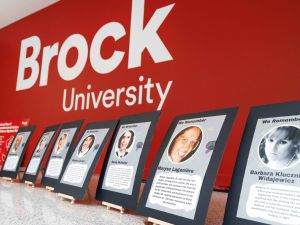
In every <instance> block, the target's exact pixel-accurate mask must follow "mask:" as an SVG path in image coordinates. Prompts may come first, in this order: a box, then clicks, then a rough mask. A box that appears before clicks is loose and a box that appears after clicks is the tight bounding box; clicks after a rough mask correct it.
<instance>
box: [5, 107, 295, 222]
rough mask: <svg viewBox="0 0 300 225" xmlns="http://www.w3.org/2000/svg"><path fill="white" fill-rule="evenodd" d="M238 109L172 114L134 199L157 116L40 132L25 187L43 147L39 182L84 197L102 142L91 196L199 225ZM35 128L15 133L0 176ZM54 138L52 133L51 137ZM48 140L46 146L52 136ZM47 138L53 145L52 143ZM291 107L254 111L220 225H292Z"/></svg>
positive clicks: (10, 175)
mask: <svg viewBox="0 0 300 225" xmlns="http://www.w3.org/2000/svg"><path fill="white" fill-rule="evenodd" d="M237 110H238V109H237V108H228V109H222V110H215V111H209V112H201V113H194V114H189V115H183V116H178V117H176V118H175V119H174V120H173V122H172V124H171V125H170V127H169V129H168V132H167V134H166V136H165V138H164V140H163V142H162V144H161V147H160V149H159V151H158V153H157V156H156V158H155V161H154V163H153V166H152V168H151V171H150V173H149V176H148V179H147V182H146V185H145V187H144V190H143V193H142V196H141V199H140V201H139V203H138V196H139V190H140V185H141V181H142V175H143V169H144V165H145V162H146V159H147V155H148V151H149V149H150V144H151V140H152V137H153V134H154V130H155V126H156V123H157V120H158V118H159V114H160V113H159V112H153V113H145V114H140V115H133V116H126V117H122V118H121V119H120V120H119V121H117V120H113V121H101V122H93V123H89V124H87V125H86V127H85V129H84V131H83V132H82V133H81V136H80V137H79V139H78V140H79V141H78V142H77V143H76V144H74V140H75V137H76V136H77V134H78V131H79V129H80V127H81V125H82V123H83V121H82V120H80V121H74V122H70V123H65V124H62V125H55V126H51V127H48V128H46V129H45V131H44V132H43V134H42V135H41V137H40V139H39V141H38V144H37V145H36V147H35V149H34V151H33V153H32V155H31V159H30V162H29V164H28V166H27V168H26V170H25V173H24V175H23V178H22V180H23V181H25V182H26V183H29V184H32V185H34V184H35V183H36V182H37V177H38V175H39V172H40V168H41V165H42V162H43V161H44V157H45V155H46V152H47V151H48V150H49V151H50V149H49V147H50V146H53V148H52V149H51V154H50V156H49V159H48V162H47V164H46V167H45V171H44V173H43V174H42V181H41V183H42V185H43V186H45V187H46V188H47V189H49V190H54V191H55V192H56V193H59V195H60V196H62V197H66V198H70V199H72V200H75V199H83V198H84V196H85V194H86V192H87V189H88V185H89V182H90V180H91V177H92V175H93V173H94V170H95V168H96V166H97V163H98V160H99V158H100V157H101V154H102V152H103V148H104V146H105V145H106V144H107V142H108V140H110V137H111V135H112V133H113V135H112V138H111V142H110V143H109V147H108V151H107V154H106V156H105V161H104V165H103V167H102V170H101V174H100V179H99V182H98V187H97V191H96V199H97V200H100V201H103V202H105V203H106V204H107V205H108V206H116V207H120V209H121V210H122V209H124V208H125V209H131V210H137V211H138V212H139V213H140V214H142V215H145V216H147V217H149V221H152V222H154V223H156V224H165V223H168V224H185V225H189V224H190V225H192V224H204V222H205V217H206V214H207V210H208V205H209V201H210V197H211V193H212V191H213V185H214V180H215V177H216V174H217V171H218V167H219V165H220V161H221V158H222V154H223V152H224V149H225V145H226V141H227V139H228V137H229V134H230V130H231V127H232V125H233V122H234V119H235V117H236V114H237ZM34 129H35V127H34V126H31V127H26V128H20V129H19V131H18V133H17V135H16V137H15V139H14V140H13V143H12V145H11V147H10V149H9V152H8V155H7V157H6V159H5V162H4V165H3V167H2V170H1V172H0V176H1V177H3V178H5V179H16V178H17V176H18V172H19V169H20V165H21V163H22V160H23V157H24V154H25V150H26V146H27V145H28V142H29V141H30V137H31V135H32V133H33V132H34ZM56 133H57V135H56ZM55 137H57V138H56V141H55V142H54V138H55ZM52 142H54V144H53V145H51V143H52ZM299 146H300V102H289V103H280V104H274V105H266V106H260V107H253V108H252V109H251V111H250V114H249V117H248V121H247V124H246V128H245V131H244V135H243V139H242V142H241V145H240V150H239V154H238V157H237V163H236V166H235V170H234V174H233V181H232V185H231V188H230V193H229V197H228V202H227V206H226V213H225V218H224V225H257V224H260V225H261V224H300V223H299V222H298V221H299V217H300V206H299V202H300V173H299V168H300V164H299V161H300V160H299V159H300V147H299Z"/></svg>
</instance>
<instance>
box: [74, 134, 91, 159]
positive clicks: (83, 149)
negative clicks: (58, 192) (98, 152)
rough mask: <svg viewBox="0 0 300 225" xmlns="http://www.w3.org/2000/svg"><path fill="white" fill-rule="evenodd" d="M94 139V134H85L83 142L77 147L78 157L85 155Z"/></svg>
mask: <svg viewBox="0 0 300 225" xmlns="http://www.w3.org/2000/svg"><path fill="white" fill-rule="evenodd" d="M94 141H95V136H94V135H93V134H91V135H89V136H87V137H86V138H85V139H84V140H83V142H82V144H81V146H80V148H79V151H78V153H77V156H78V157H79V158H81V157H83V156H84V155H86V153H88V151H89V150H90V149H91V147H92V146H93V144H94Z"/></svg>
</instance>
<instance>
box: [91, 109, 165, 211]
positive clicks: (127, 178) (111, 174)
mask: <svg viewBox="0 0 300 225" xmlns="http://www.w3.org/2000/svg"><path fill="white" fill-rule="evenodd" d="M159 115H160V112H150V113H143V114H138V115H130V116H124V117H122V118H121V119H120V122H119V125H118V127H117V129H116V132H115V134H114V136H113V140H112V142H111V143H110V146H109V149H108V153H107V155H106V158H105V162H104V166H103V169H102V171H101V175H100V180H99V184H98V188H97V193H96V199H97V200H101V201H106V202H110V203H113V204H117V205H121V206H123V207H125V208H128V209H133V210H134V209H135V208H136V207H137V201H138V195H139V191H140V185H141V179H142V175H143V169H144V165H145V162H146V157H147V154H148V152H149V148H150V144H151V141H152V137H153V134H154V130H155V127H156V122H157V120H158V118H159Z"/></svg>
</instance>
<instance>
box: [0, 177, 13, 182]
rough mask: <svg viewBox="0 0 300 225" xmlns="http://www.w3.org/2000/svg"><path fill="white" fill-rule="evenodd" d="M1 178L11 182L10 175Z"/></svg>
mask: <svg viewBox="0 0 300 225" xmlns="http://www.w3.org/2000/svg"><path fill="white" fill-rule="evenodd" d="M2 179H3V180H7V181H10V182H13V179H11V178H10V177H2Z"/></svg>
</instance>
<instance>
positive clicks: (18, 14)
mask: <svg viewBox="0 0 300 225" xmlns="http://www.w3.org/2000/svg"><path fill="white" fill-rule="evenodd" d="M56 2H58V0H0V29H1V28H3V27H6V26H7V25H9V24H12V23H14V22H15V21H17V20H20V19H22V18H24V17H26V16H29V15H30V14H32V13H35V12H37V11H39V10H41V9H43V8H45V7H47V6H49V5H52V4H53V3H56Z"/></svg>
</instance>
